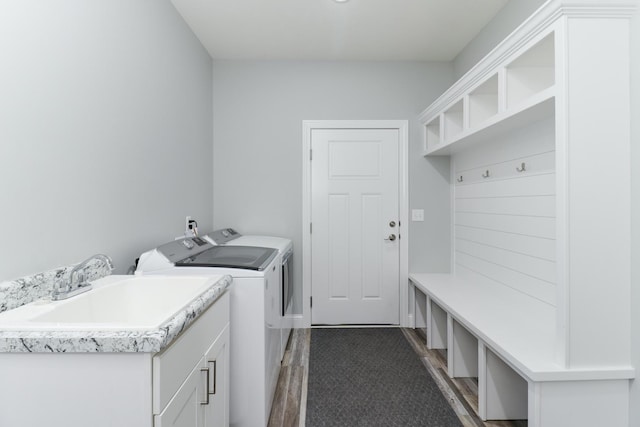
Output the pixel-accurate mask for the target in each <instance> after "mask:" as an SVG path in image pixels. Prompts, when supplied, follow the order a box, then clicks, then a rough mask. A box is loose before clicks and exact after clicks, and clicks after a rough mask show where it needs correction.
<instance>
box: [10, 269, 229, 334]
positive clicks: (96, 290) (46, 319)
mask: <svg viewBox="0 0 640 427" xmlns="http://www.w3.org/2000/svg"><path fill="white" fill-rule="evenodd" d="M220 277H221V276H206V277H202V276H192V277H189V276H187V277H185V276H124V275H122V276H117V275H113V276H107V277H105V278H103V279H100V280H96V281H94V282H92V284H93V289H92V290H90V291H87V292H85V293H83V294H80V295H77V296H74V297H71V298H69V299H66V300H61V301H50V300H39V301H35V302H32V303H30V304H27V305H24V306H22V307H18V308H16V309H13V310H9V311H6V312H4V313H0V331H56V330H69V331H70V330H74V331H94V330H95V331H98V330H99V331H113V330H134V331H138V330H141V331H144V330H153V329H157V328H158V327H160V326H161V325H162V324H163V323H165V322H166V321H167V320H169V319H170V318H172V317H173V316H174V315H176V314H177V313H178V312H179V311H180V310H181V309H183V308H184V307H185V306H187V305H188V304H189V303H191V302H192V301H193V300H194V299H195V298H196V297H198V296H199V295H200V294H202V293H203V292H205V291H206V290H208V289H209V288H210V287H211V286H212V285H214V284H215V283H216V282H217V281H218V280H219V279H220Z"/></svg>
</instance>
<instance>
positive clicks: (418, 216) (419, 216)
mask: <svg viewBox="0 0 640 427" xmlns="http://www.w3.org/2000/svg"><path fill="white" fill-rule="evenodd" d="M411 221H424V209H411Z"/></svg>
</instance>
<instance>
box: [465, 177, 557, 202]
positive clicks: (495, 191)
mask: <svg viewBox="0 0 640 427" xmlns="http://www.w3.org/2000/svg"><path fill="white" fill-rule="evenodd" d="M555 180H556V175H555V173H553V172H548V173H543V174H527V175H521V176H518V177H515V178H497V177H494V178H492V179H486V180H484V181H480V182H475V183H472V184H459V185H456V199H469V198H481V197H521V196H552V195H555Z"/></svg>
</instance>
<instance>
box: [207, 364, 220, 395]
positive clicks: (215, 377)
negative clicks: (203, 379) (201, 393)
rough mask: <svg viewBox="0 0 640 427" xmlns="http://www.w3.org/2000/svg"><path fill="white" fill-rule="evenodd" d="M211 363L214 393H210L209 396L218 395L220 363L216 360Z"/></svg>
mask: <svg viewBox="0 0 640 427" xmlns="http://www.w3.org/2000/svg"><path fill="white" fill-rule="evenodd" d="M209 363H213V393H212V392H209V394H216V384H217V383H218V363H217V361H216V360H209ZM208 381H209V380H208V379H207V389H208V388H209V385H208V384H209V382H208Z"/></svg>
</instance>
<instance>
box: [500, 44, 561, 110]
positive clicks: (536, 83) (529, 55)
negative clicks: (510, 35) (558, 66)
mask: <svg viewBox="0 0 640 427" xmlns="http://www.w3.org/2000/svg"><path fill="white" fill-rule="evenodd" d="M506 76H507V82H506V94H507V109H510V108H514V107H516V106H517V105H518V104H520V103H521V102H523V101H526V100H527V99H529V98H530V97H532V96H534V95H535V94H537V93H540V92H542V91H543V90H545V89H547V88H549V87H551V86H553V85H554V83H555V48H554V37H553V33H551V34H549V35H548V36H546V37H545V38H544V39H542V40H541V41H539V42H538V43H537V44H535V45H534V46H533V47H531V48H530V49H528V50H527V51H526V52H524V53H523V54H522V55H521V56H519V57H518V58H516V59H515V60H514V61H513V62H511V63H510V64H509V65H507V67H506Z"/></svg>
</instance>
